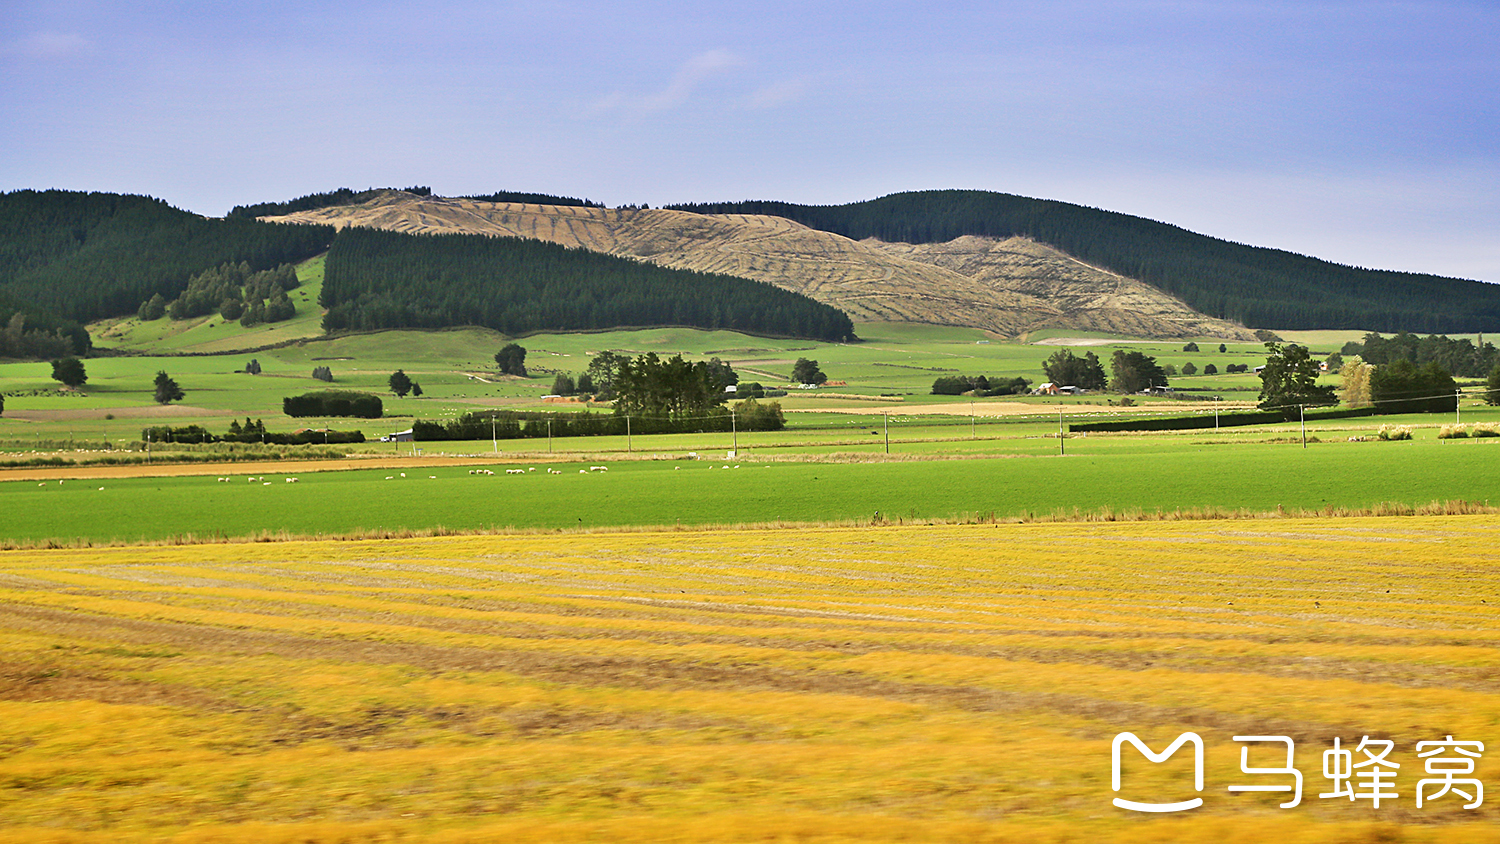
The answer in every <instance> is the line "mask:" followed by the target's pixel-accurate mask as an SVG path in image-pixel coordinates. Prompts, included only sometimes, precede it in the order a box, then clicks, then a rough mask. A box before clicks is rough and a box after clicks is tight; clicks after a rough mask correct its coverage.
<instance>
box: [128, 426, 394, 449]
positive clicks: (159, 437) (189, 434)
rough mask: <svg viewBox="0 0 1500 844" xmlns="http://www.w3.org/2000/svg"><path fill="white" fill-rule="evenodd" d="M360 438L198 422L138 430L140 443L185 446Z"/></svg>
mask: <svg viewBox="0 0 1500 844" xmlns="http://www.w3.org/2000/svg"><path fill="white" fill-rule="evenodd" d="M364 441H365V435H364V433H362V432H360V431H312V430H306V431H296V432H292V433H285V434H275V433H271V432H269V431H251V432H246V433H237V434H236V433H229V434H215V433H213V432H211V431H209V430H208V429H207V428H205V427H203V426H202V425H184V426H182V427H180V428H173V427H171V426H168V425H157V426H154V427H150V428H143V429H141V442H153V443H180V444H185V445H201V444H204V443H234V442H239V443H263V444H265V445H314V444H316V445H324V444H327V445H335V444H338V445H346V444H348V443H362V442H364Z"/></svg>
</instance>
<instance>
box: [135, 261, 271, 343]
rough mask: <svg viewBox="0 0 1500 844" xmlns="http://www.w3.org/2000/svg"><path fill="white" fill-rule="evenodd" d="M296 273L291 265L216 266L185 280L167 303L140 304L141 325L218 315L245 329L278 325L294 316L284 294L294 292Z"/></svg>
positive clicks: (154, 298) (158, 299) (163, 300)
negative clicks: (256, 269)
mask: <svg viewBox="0 0 1500 844" xmlns="http://www.w3.org/2000/svg"><path fill="white" fill-rule="evenodd" d="M299 284H301V282H300V281H298V280H297V270H296V268H294V267H293V266H292V265H291V264H282V265H281V266H279V267H276V268H274V269H270V270H263V271H261V272H253V271H252V270H251V269H250V264H249V263H248V262H245V261H241V262H240V263H238V264H229V263H225V264H220V265H219V266H217V267H213V268H211V269H207V270H204V271H203V272H201V273H198V274H196V275H194V276H193V277H191V278H189V279H188V283H187V287H186V288H184V289H183V291H182V293H181V294H179V295H178V297H177V298H176V299H173V300H171V301H170V302H169V301H167V300H166V298H165V297H163V296H162V295H161V294H160V293H156V294H153V295H152V296H151V298H150V299H147V300H146V301H144V302H142V303H141V306H140V307H139V308H137V309H136V316H137V317H139V318H140V319H141V320H142V321H147V322H149V321H151V320H157V319H161V318H162V317H163V316H167V317H171V318H172V319H174V320H181V319H193V318H194V317H201V316H207V315H208V314H211V313H213V312H214V311H218V312H219V314H220V315H221V316H223V317H224V319H226V320H238V321H239V323H240V325H243V326H245V327H246V328H249V327H250V326H252V325H259V324H260V323H262V322H281V321H283V320H288V319H291V318H292V317H293V316H296V314H297V308H296V306H294V305H293V304H292V300H291V298H290V297H288V296H287V295H286V294H287V291H288V290H292V289H294V288H296V287H297V286H298V285H299Z"/></svg>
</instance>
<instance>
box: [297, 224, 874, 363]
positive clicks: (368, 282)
mask: <svg viewBox="0 0 1500 844" xmlns="http://www.w3.org/2000/svg"><path fill="white" fill-rule="evenodd" d="M321 304H322V305H323V306H324V307H325V308H327V309H328V313H327V315H326V316H325V317H324V319H323V327H324V328H325V329H327V330H329V331H339V330H349V329H372V328H440V327H444V326H450V325H481V326H485V327H488V328H493V329H495V330H497V331H500V332H502V333H504V334H509V335H512V336H514V335H520V334H527V333H530V332H535V331H544V330H556V331H587V330H592V329H606V328H617V327H644V326H658V325H683V326H692V327H695V328H704V329H728V330H732V331H743V332H746V333H750V334H762V335H772V336H786V337H806V338H811V339H820V340H835V341H836V340H843V339H845V338H852V337H853V336H854V326H853V324H852V323H851V322H850V320H849V317H848V316H847V315H845V314H844V313H843V312H842V311H840V310H838V309H836V308H833V307H831V306H829V305H825V304H822V303H821V302H815V301H813V300H812V299H809V298H807V297H805V296H802V295H800V294H797V293H792V292H790V291H787V290H782V289H781V288H779V287H775V286H773V285H770V284H765V283H762V282H758V281H750V280H747V279H743V278H735V277H733V276H726V275H711V274H707V273H697V272H689V271H686V270H675V269H668V268H666V267H659V266H656V265H654V264H647V263H642V262H639V261H632V260H629V259H626V258H616V257H614V256H610V255H605V254H603V253H599V252H590V251H587V250H584V249H569V248H566V247H563V246H559V245H557V244H554V243H547V242H545V241H539V240H523V239H519V238H505V237H486V236H483V235H469V234H403V233H400V232H390V231H380V230H376V229H363V228H352V227H351V228H347V229H344V230H343V231H342V232H340V233H339V236H338V238H337V240H335V241H334V244H333V248H332V249H330V250H329V252H328V260H327V263H326V265H325V271H324V278H323V293H322V299H321Z"/></svg>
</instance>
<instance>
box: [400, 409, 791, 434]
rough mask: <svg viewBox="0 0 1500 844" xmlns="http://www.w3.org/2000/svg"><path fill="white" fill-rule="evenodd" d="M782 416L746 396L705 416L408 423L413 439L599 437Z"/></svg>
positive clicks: (526, 416) (744, 425)
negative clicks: (743, 399) (740, 400)
mask: <svg viewBox="0 0 1500 844" xmlns="http://www.w3.org/2000/svg"><path fill="white" fill-rule="evenodd" d="M785 427H786V417H785V416H784V415H783V414H782V412H781V403H780V402H769V403H766V404H761V403H760V402H757V401H755V400H754V399H746V400H745V401H742V402H739V403H738V404H736V405H735V406H734V417H733V419H731V418H730V411H729V408H727V407H716V408H714V409H713V410H712V411H710V412H709V414H708V415H707V416H694V417H688V418H680V417H679V418H673V417H668V416H631V417H629V418H628V419H627V417H625V416H620V415H616V414H613V413H590V412H588V411H583V412H582V413H543V412H536V411H519V410H487V411H479V412H476V413H465V414H464V415H463V416H461V417H459V418H458V419H455V420H453V421H451V422H446V423H445V422H429V421H426V420H418V421H416V422H414V423H412V438H413V439H415V440H419V441H422V442H432V441H436V440H487V439H489V438H490V437H491V435H493V436H494V437H495V438H496V439H501V440H517V439H545V438H546V437H549V436H552V437H600V436H621V437H623V436H625V435H626V434H694V433H704V432H709V431H716V432H724V433H728V432H729V431H731V430H735V429H738V430H741V431H780V430H781V429H782V428H785Z"/></svg>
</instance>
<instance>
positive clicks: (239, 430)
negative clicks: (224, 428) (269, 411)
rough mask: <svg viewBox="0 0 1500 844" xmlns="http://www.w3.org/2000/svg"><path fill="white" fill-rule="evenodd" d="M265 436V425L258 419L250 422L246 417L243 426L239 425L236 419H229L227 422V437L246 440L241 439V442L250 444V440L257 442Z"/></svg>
mask: <svg viewBox="0 0 1500 844" xmlns="http://www.w3.org/2000/svg"><path fill="white" fill-rule="evenodd" d="M265 435H266V423H264V422H262V421H260V420H259V419H257V420H255V421H254V422H251V421H250V417H248V416H246V417H245V424H243V425H241V424H240V423H239V420H238V419H231V420H230V421H229V437H237V438H246V439H242V440H241V441H242V442H251V441H252V440H254V441H258V440H260V438H261V437H264V436H265ZM226 439H227V438H226Z"/></svg>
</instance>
